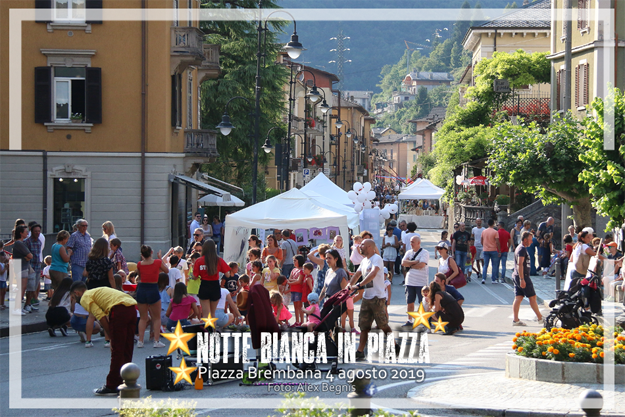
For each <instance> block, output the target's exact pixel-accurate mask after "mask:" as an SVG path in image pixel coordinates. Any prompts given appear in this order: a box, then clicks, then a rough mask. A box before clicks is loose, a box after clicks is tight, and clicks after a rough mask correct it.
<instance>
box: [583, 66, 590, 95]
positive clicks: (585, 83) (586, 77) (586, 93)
mask: <svg viewBox="0 0 625 417" xmlns="http://www.w3.org/2000/svg"><path fill="white" fill-rule="evenodd" d="M588 65H589V64H586V65H584V66H583V67H584V78H583V80H582V82H583V83H584V88H583V94H584V95H583V99H584V105H587V104H588V103H589V97H588V69H589V68H588Z"/></svg>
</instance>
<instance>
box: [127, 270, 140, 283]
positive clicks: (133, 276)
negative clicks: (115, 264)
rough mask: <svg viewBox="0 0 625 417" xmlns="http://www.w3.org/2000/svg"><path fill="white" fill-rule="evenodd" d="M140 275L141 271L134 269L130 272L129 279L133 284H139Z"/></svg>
mask: <svg viewBox="0 0 625 417" xmlns="http://www.w3.org/2000/svg"><path fill="white" fill-rule="evenodd" d="M138 276H139V273H138V272H137V271H132V272H131V273H129V274H128V281H130V283H131V284H137V277H138Z"/></svg>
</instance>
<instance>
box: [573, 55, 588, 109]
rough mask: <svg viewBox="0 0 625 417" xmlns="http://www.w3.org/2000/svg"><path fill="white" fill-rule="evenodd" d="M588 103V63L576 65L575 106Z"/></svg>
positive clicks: (582, 105)
mask: <svg viewBox="0 0 625 417" xmlns="http://www.w3.org/2000/svg"><path fill="white" fill-rule="evenodd" d="M586 105H588V64H587V63H583V64H580V65H578V66H576V67H575V107H576V108H577V107H584V106H586Z"/></svg>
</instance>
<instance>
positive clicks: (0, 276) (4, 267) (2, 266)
mask: <svg viewBox="0 0 625 417" xmlns="http://www.w3.org/2000/svg"><path fill="white" fill-rule="evenodd" d="M0 270H2V273H1V274H0V281H6V280H7V272H8V270H9V264H0Z"/></svg>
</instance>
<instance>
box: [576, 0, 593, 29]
mask: <svg viewBox="0 0 625 417" xmlns="http://www.w3.org/2000/svg"><path fill="white" fill-rule="evenodd" d="M589 6H590V1H589V0H577V30H587V29H588V15H589V11H588V9H589Z"/></svg>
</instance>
